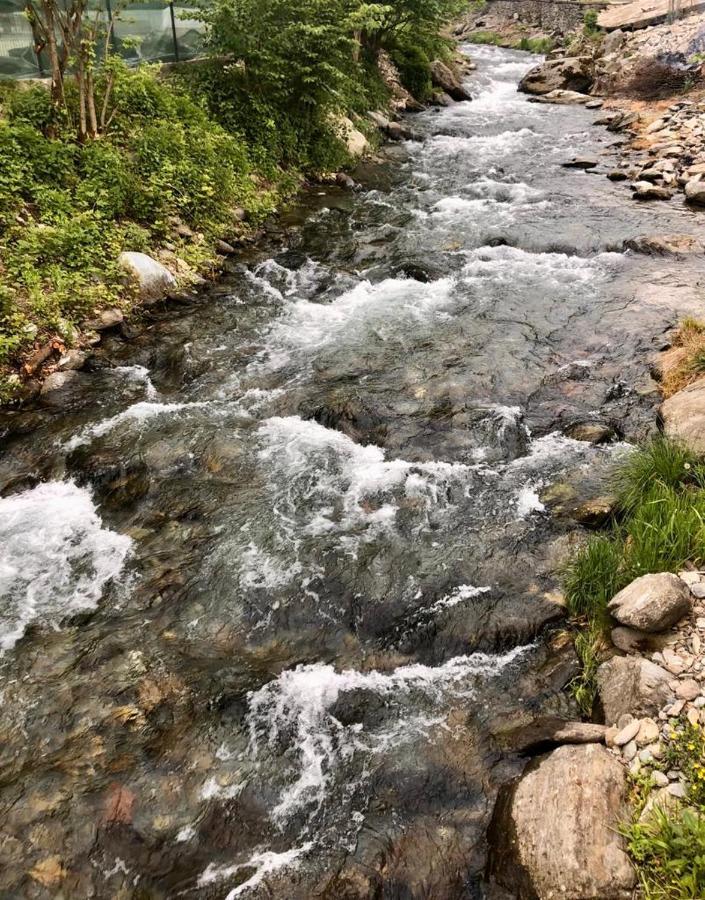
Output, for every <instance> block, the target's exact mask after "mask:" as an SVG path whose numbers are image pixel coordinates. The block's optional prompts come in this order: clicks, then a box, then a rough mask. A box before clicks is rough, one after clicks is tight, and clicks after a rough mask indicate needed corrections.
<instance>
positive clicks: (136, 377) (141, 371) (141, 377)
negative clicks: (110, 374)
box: [113, 366, 159, 400]
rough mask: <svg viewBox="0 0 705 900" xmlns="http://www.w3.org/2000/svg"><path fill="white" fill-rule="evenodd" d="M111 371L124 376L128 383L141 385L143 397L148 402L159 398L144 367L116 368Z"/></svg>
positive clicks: (147, 370)
mask: <svg viewBox="0 0 705 900" xmlns="http://www.w3.org/2000/svg"><path fill="white" fill-rule="evenodd" d="M113 371H114V372H118V373H120V375H124V376H125V377H126V378H127V379H128V380H129V381H135V382H137V383H138V384H143V385H144V391H145V396H146V397H147V399H148V400H155V399H156V398H157V397H158V396H159V392H158V391H157V389H156V388H155V387H154V385H153V384H152V379H151V378H150V375H149V369H148V368H147V367H146V366H116V367H115V368H114V369H113Z"/></svg>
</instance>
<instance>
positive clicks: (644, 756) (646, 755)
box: [639, 749, 654, 766]
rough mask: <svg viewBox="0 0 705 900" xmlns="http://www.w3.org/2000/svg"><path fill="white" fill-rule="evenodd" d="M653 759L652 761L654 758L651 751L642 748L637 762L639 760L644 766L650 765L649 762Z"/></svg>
mask: <svg viewBox="0 0 705 900" xmlns="http://www.w3.org/2000/svg"><path fill="white" fill-rule="evenodd" d="M653 761H654V758H653V756H652V755H651V751H650V750H646V749H644V750H642V751H641V753H640V754H639V762H640V763H641V764H642V765H644V766H650V765H651V763H652V762H653Z"/></svg>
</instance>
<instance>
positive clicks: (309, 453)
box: [259, 416, 474, 550]
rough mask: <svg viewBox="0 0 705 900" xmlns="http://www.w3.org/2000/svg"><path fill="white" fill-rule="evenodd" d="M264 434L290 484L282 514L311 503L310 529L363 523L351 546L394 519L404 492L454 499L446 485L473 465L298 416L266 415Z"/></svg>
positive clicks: (280, 476) (266, 449)
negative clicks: (401, 451)
mask: <svg viewBox="0 0 705 900" xmlns="http://www.w3.org/2000/svg"><path fill="white" fill-rule="evenodd" d="M260 437H261V438H262V441H263V443H264V446H263V448H262V449H261V450H260V453H259V456H260V459H261V460H262V461H264V462H266V463H267V464H268V465H269V467H270V469H271V470H272V471H273V473H274V477H273V478H271V483H272V484H273V485H276V486H277V487H279V488H280V489H283V495H282V496H281V497H280V498H279V501H278V502H277V504H276V511H277V512H278V514H280V515H281V516H284V517H285V519H286V521H287V522H289V523H290V522H291V521H292V519H293V517H294V515H295V512H296V510H297V509H302V508H305V509H308V510H311V512H310V514H309V515H308V518H307V522H306V524H305V531H306V533H308V534H310V535H320V534H325V533H328V532H331V531H342V532H352V531H354V530H357V531H358V535H357V538H352V537H351V539H350V543H349V547H350V549H351V550H354V549H355V548H356V546H357V541H358V540H360V539H371V538H373V537H375V536H376V535H378V534H379V533H380V532H382V531H385V530H388V529H389V528H390V527H391V526H392V525H393V523H394V519H395V516H396V513H397V510H398V501H399V498H400V497H408V498H414V499H417V500H419V501H421V503H422V505H424V504H425V505H426V506H427V507H429V508H430V507H431V506H434V507H437V506H439V505H440V504H441V503H443V502H447V501H444V500H443V499H442V497H441V491H440V490H439V488H440V487H441V486H445V485H447V484H448V483H449V482H451V481H455V482H463V481H464V480H466V479H467V477H468V475H469V473H471V472H472V471H474V467H469V466H466V465H462V464H460V463H446V462H430V463H411V462H407V461H406V460H403V459H390V460H388V459H386V456H385V451H384V450H382V449H381V448H380V447H376V446H375V445H373V444H368V445H366V446H363V445H360V444H356V443H355V441H353V440H351V438H349V437H348V436H347V435H345V434H343V433H342V432H339V431H335V430H333V429H330V428H325V427H324V426H323V425H320V424H319V423H318V422H315V421H311V420H306V419H301V418H300V417H298V416H288V417H274V418H271V419H267V420H265V421H264V422H263V423H262V425H261V426H260ZM313 473H315V474H313Z"/></svg>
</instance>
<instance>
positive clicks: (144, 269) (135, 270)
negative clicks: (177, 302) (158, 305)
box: [118, 250, 177, 303]
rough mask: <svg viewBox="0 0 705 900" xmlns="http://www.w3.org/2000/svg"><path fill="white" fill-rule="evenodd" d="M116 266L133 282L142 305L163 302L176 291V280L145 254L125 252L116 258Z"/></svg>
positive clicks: (164, 268)
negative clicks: (157, 301)
mask: <svg viewBox="0 0 705 900" xmlns="http://www.w3.org/2000/svg"><path fill="white" fill-rule="evenodd" d="M118 264H119V265H120V267H121V268H122V269H123V270H124V271H125V273H126V274H127V275H128V277H129V278H130V279H132V280H133V281H134V283H135V285H136V287H137V291H138V294H139V298H140V300H141V301H142V303H154V302H155V301H156V300H163V299H164V297H166V296H167V295H168V294H170V293H171V292H172V291H174V290H175V289H176V286H177V285H176V279H175V278H174V276H173V275H172V274H171V272H170V271H169V270H168V269H167V268H166V266H163V265H162V264H161V263H160V262H157V261H156V259H152V257H151V256H148V255H147V254H146V253H136V252H134V251H132V250H130V251H125V252H124V253H121V254H120V256H119V257H118Z"/></svg>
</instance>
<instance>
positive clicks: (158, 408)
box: [65, 400, 215, 452]
mask: <svg viewBox="0 0 705 900" xmlns="http://www.w3.org/2000/svg"><path fill="white" fill-rule="evenodd" d="M214 402H215V401H211V400H203V401H199V402H193V403H153V402H150V401H147V400H143V401H141V402H140V403H133V404H132V406H128V407H127V409H124V410H123V411H122V412H120V413H117V415H115V416H111V417H110V418H109V419H103V421H102V422H97V423H96V424H95V425H89V426H87V427H86V428H83V429H82V430H81V431H79V432H78V434H75V435H74V436H73V437H72V438H71V439H70V440H68V441H67V442H66V444H65V449H66V450H67V452H68V451H71V450H75V449H76V447H80V446H81V445H82V444H88V443H90V441H92V440H93V439H94V438H98V437H103V435H105V434H108V432H110V431H112V430H113V429H115V428H117V427H118V426H120V425H123V424H125V423H135V424H140V423H143V422H147V421H149V420H150V419H153V418H154V417H155V416H163V415H171V414H173V413H176V412H180V411H182V410H188V409H201V408H203V407H204V406H210V405H213V404H214Z"/></svg>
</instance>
